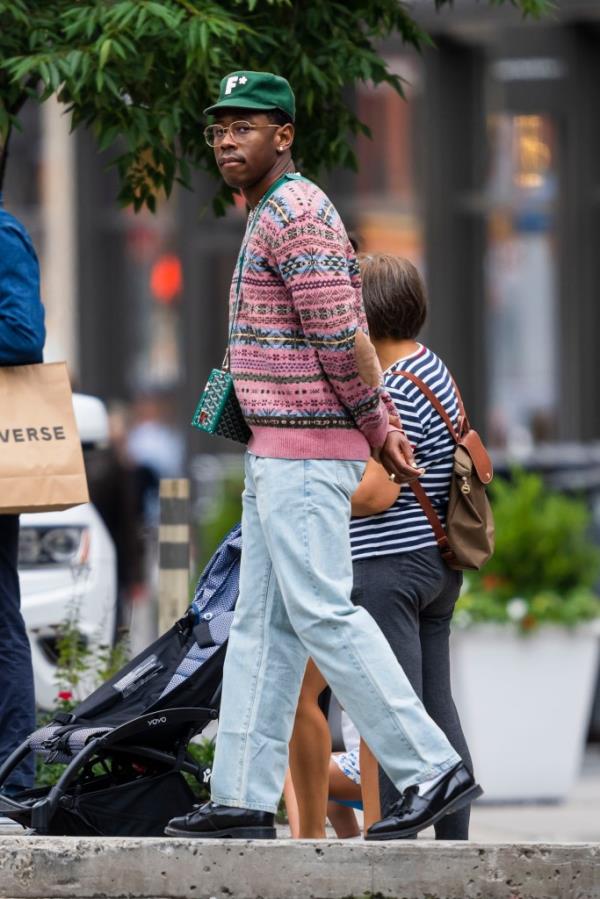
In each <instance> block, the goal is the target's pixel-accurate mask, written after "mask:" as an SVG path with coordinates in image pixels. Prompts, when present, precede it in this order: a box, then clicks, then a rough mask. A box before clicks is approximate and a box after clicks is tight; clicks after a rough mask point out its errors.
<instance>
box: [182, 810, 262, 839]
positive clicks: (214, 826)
mask: <svg viewBox="0 0 600 899" xmlns="http://www.w3.org/2000/svg"><path fill="white" fill-rule="evenodd" d="M274 821H275V815H273V814H272V813H271V812H259V811H256V810H255V809H249V808H233V807H231V806H229V805H217V804H216V802H205V803H204V805H201V806H200V807H199V808H196V809H194V811H193V812H189V814H187V815H184V816H183V817H182V818H171V820H170V821H169V823H168V824H167V826H166V827H165V833H166V834H167V836H169V837H200V838H201V839H203V840H212V839H215V840H216V839H227V838H229V839H231V838H233V839H236V840H274V839H275V838H276V836H277V831H276V830H275V827H274Z"/></svg>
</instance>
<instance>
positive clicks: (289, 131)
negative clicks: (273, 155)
mask: <svg viewBox="0 0 600 899" xmlns="http://www.w3.org/2000/svg"><path fill="white" fill-rule="evenodd" d="M294 133H295V132H294V126H293V125H292V123H291V122H288V123H287V125H282V126H281V128H280V129H279V131H277V132H276V134H277V137H276V141H277V152H278V153H284V152H285V150H289V149H291V146H292V144H293V143H294Z"/></svg>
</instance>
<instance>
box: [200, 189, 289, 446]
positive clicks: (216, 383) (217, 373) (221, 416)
mask: <svg viewBox="0 0 600 899" xmlns="http://www.w3.org/2000/svg"><path fill="white" fill-rule="evenodd" d="M301 177H302V176H301V175H297V174H295V173H294V174H286V175H282V176H281V178H278V180H277V181H275V182H274V184H272V185H271V187H270V188H269V190H268V191H267V192H266V193H265V194H264V196H263V197H262V199H261V201H260V203H259V204H258V206H256V207H255V209H254V210H253V212H251V213H250V216H249V218H248V226H247V229H246V237H245V240H244V243H243V246H242V249H241V251H240V255H239V259H238V278H237V284H236V296H235V305H234V307H233V312H232V315H231V323H230V327H229V340H228V345H227V352H226V353H225V358H224V359H223V363H222V365H221V368H213V370H212V371H211V373H210V375H209V376H208V381H207V382H206V387H205V388H204V390H203V391H202V396H201V397H200V402H199V403H198V405H197V407H196V411H195V412H194V416H193V418H192V425H193V426H194V427H195V428H198V429H199V430H200V431H205V432H206V433H207V434H216V435H217V436H218V437H227V439H228V440H237V442H238V443H248V441H249V440H250V437H251V436H252V431H251V430H250V428H249V427H248V424H247V423H246V419H245V418H244V413H243V412H242V409H241V407H240V404H239V402H238V398H237V396H236V395H235V387H234V384H233V377H232V376H231V372H230V371H229V344H230V343H231V336H232V334H233V329H234V326H235V322H236V319H237V314H238V311H239V306H240V293H241V286H242V272H243V267H244V257H245V255H246V247H247V246H248V241H249V240H250V237H251V235H252V231H253V229H254V225H255V223H256V222H257V221H258V218H259V216H260V213H261V212H262V210H263V208H264V206H265V205H266V203H267V200H268V199H269V197H270V196H271V195H272V194H273V193H275V191H276V190H277V188H278V187H280V186H281V185H282V184H283V182H284V181H289V180H292V179H293V180H299V179H300V178H301Z"/></svg>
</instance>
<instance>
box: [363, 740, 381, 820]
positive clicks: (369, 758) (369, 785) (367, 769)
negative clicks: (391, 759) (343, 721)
mask: <svg viewBox="0 0 600 899" xmlns="http://www.w3.org/2000/svg"><path fill="white" fill-rule="evenodd" d="M360 788H361V792H362V803H363V814H364V832H365V833H366V832H367V830H368V829H369V827H370V826H371V824H374V823H375V821H379V819H380V818H381V802H380V798H379V765H378V764H377V759H376V758H375V756H374V755H373V753H372V752H371V750H370V749H369V747H368V746H367V744H366V743H365V741H364V740H361V741H360Z"/></svg>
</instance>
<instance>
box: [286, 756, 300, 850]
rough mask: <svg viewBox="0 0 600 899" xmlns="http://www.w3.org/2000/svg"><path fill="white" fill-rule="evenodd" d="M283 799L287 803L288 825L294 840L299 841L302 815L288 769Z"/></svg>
mask: <svg viewBox="0 0 600 899" xmlns="http://www.w3.org/2000/svg"><path fill="white" fill-rule="evenodd" d="M283 798H284V801H285V810H286V812H287V819H288V824H289V825H290V831H291V834H292V839H293V840H297V839H299V837H300V814H299V812H298V800H297V799H296V791H295V790H294V784H293V781H292V774H291V772H290V769H289V768H288V769H287V771H286V774H285V781H284V784H283Z"/></svg>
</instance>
